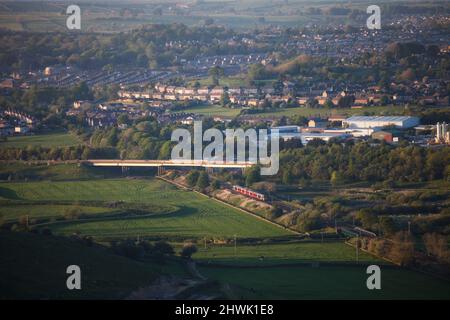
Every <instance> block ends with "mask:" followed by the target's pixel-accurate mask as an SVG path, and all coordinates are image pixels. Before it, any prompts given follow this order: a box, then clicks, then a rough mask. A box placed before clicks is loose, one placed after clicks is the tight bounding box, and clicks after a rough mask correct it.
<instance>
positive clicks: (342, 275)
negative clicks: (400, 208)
mask: <svg viewBox="0 0 450 320" xmlns="http://www.w3.org/2000/svg"><path fill="white" fill-rule="evenodd" d="M199 269H200V272H201V273H202V274H204V275H206V276H207V277H211V278H214V279H217V280H219V281H222V282H225V283H228V284H229V285H230V286H231V288H232V289H233V291H234V292H235V295H236V299H449V298H450V285H449V283H448V282H446V281H441V280H439V279H436V278H433V277H431V276H427V275H423V274H420V273H417V272H413V271H409V270H404V269H392V268H388V267H381V269H382V271H381V272H382V283H381V290H367V287H366V280H367V274H366V267H365V266H323V265H321V266H319V267H311V266H292V267H286V266H284V267H268V268H239V267H230V266H226V267H212V266H211V267H207V266H202V267H200V268H199Z"/></svg>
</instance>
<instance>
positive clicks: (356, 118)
mask: <svg viewBox="0 0 450 320" xmlns="http://www.w3.org/2000/svg"><path fill="white" fill-rule="evenodd" d="M414 118H416V117H410V116H352V117H350V118H348V119H346V121H373V122H376V121H392V122H395V121H406V120H409V119H414Z"/></svg>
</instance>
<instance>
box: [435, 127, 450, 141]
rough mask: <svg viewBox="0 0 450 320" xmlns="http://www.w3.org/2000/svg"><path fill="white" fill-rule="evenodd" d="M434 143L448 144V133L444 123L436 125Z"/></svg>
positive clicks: (449, 135) (449, 137) (449, 133)
mask: <svg viewBox="0 0 450 320" xmlns="http://www.w3.org/2000/svg"><path fill="white" fill-rule="evenodd" d="M435 143H445V144H450V132H449V131H448V126H447V124H446V123H445V122H443V123H439V122H438V123H437V124H436V137H435Z"/></svg>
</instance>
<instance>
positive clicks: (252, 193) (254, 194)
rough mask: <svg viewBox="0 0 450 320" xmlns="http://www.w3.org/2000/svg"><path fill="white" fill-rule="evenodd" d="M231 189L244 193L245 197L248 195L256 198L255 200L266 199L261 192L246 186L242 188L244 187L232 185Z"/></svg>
mask: <svg viewBox="0 0 450 320" xmlns="http://www.w3.org/2000/svg"><path fill="white" fill-rule="evenodd" d="M233 191H236V192H238V193H240V194H243V195H245V196H247V197H250V198H253V199H256V200H260V201H265V200H266V197H265V196H264V195H263V194H262V193H259V192H255V191H253V190H250V189H247V188H244V187H241V186H233Z"/></svg>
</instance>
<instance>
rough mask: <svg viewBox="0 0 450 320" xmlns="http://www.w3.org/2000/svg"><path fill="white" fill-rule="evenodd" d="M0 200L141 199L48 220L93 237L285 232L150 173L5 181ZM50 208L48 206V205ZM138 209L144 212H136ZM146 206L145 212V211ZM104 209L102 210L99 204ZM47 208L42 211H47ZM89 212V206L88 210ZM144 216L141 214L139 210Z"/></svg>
mask: <svg viewBox="0 0 450 320" xmlns="http://www.w3.org/2000/svg"><path fill="white" fill-rule="evenodd" d="M0 197H1V198H2V199H3V200H9V201H11V200H13V201H16V202H15V205H16V206H17V205H19V204H20V202H21V201H22V202H23V201H27V202H29V201H35V202H39V204H36V208H34V209H33V210H32V211H31V214H32V215H33V216H34V217H35V218H38V217H39V213H43V212H46V211H45V210H42V209H39V206H41V205H43V204H44V205H49V204H52V205H55V204H59V203H60V202H64V204H70V203H71V202H75V203H76V205H78V207H77V208H78V210H79V211H80V213H82V214H84V213H85V210H87V211H88V212H87V213H89V210H90V211H92V210H93V209H92V208H89V206H87V207H85V206H83V205H86V204H89V203H90V202H95V203H96V205H97V206H103V207H108V202H123V203H132V204H133V205H136V204H142V205H143V207H142V208H140V210H139V214H137V213H136V210H135V208H131V211H130V210H128V211H126V212H125V213H129V214H130V215H131V216H128V215H127V214H125V215H121V216H120V218H117V217H111V216H109V215H108V216H107V217H105V218H104V219H102V217H101V215H99V212H98V210H100V212H101V209H98V208H96V209H95V210H94V211H95V212H94V213H96V216H95V218H96V219H95V221H89V220H83V221H77V220H70V221H58V223H55V224H54V225H52V226H51V228H52V229H53V230H54V232H55V233H57V234H72V233H73V232H79V233H81V234H84V235H91V236H94V237H108V238H111V237H120V238H123V237H130V236H131V237H134V236H136V235H140V236H153V237H154V236H159V237H181V238H183V237H184V238H188V237H190V238H203V237H219V238H231V237H232V236H234V235H235V234H236V235H238V236H239V237H249V238H261V237H280V236H286V235H290V233H288V232H287V231H285V230H283V229H282V228H278V227H276V226H272V225H270V224H268V223H266V222H263V221H260V220H258V219H255V218H253V217H251V216H249V215H247V214H244V213H241V212H239V211H237V210H234V209H230V208H229V207H226V206H225V205H223V204H220V203H217V202H214V201H212V200H210V199H208V198H206V197H202V196H200V195H198V194H195V193H193V192H190V191H182V190H178V189H176V188H175V187H173V186H171V185H169V184H167V183H165V182H162V181H159V180H155V179H149V180H144V179H139V180H138V179H136V180H135V179H109V180H87V181H60V182H49V181H44V182H28V183H7V184H2V185H1V186H0ZM26 208H28V207H24V206H22V207H21V206H18V207H17V209H16V210H12V211H8V213H7V214H6V215H7V217H8V218H9V219H11V218H13V217H14V215H16V217H17V218H18V217H19V216H21V215H24V214H28V211H27V209H26ZM55 210H56V209H55V208H53V211H55ZM142 211H144V212H142ZM146 211H148V212H146ZM104 212H108V210H105V211H104ZM50 213H51V211H49V212H47V213H45V214H46V215H48V214H50ZM91 213H92V212H91ZM55 214H56V213H55ZM143 214H144V215H145V217H142V215H143Z"/></svg>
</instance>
